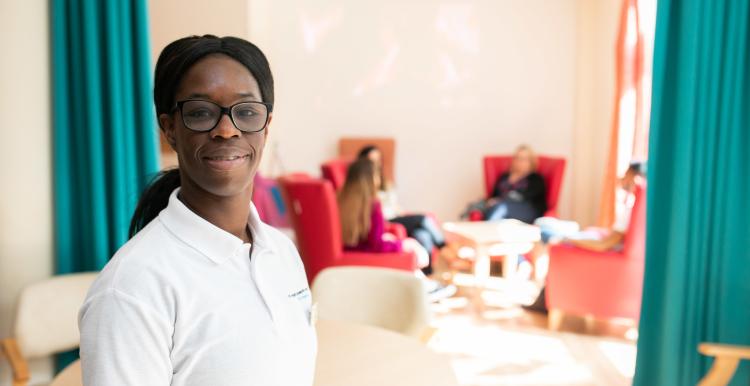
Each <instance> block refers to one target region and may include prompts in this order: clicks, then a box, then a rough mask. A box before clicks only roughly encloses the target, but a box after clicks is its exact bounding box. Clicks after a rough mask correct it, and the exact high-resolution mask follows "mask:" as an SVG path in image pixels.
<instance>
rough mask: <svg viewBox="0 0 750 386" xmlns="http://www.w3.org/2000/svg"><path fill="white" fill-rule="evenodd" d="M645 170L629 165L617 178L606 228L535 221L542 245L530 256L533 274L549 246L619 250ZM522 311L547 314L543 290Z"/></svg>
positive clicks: (547, 219)
mask: <svg viewBox="0 0 750 386" xmlns="http://www.w3.org/2000/svg"><path fill="white" fill-rule="evenodd" d="M644 170H645V164H644V163H641V162H632V163H631V164H630V166H629V167H628V169H627V171H625V175H624V176H623V177H622V178H621V179H620V181H619V187H618V189H617V194H616V198H617V201H616V205H615V219H614V221H613V223H612V225H611V226H610V227H609V228H589V229H585V230H582V231H581V230H579V229H580V227H579V226H578V224H577V223H575V222H572V221H564V220H559V219H555V218H551V217H544V218H540V219H538V220H537V221H536V222H535V224H536V225H538V226H539V227H540V228H541V233H542V242H541V243H539V244H538V245H537V246H536V247H535V248H534V250H533V251H532V253H531V254H530V257H531V262H530V263H531V264H532V272H533V266H534V263H535V262H536V261H537V260H539V258H540V257H541V256H547V255H548V246H549V245H550V244H557V243H561V242H562V243H568V244H571V245H574V246H576V247H578V248H582V249H587V250H590V251H594V252H604V251H612V250H618V249H619V248H622V242H623V240H624V238H625V233H626V231H627V229H628V226H629V225H630V215H631V213H632V210H633V204H634V202H635V195H634V191H635V187H636V185H637V183H638V180H639V179H641V178H643V176H644ZM524 308H526V309H528V310H531V311H541V312H546V311H547V308H546V300H545V291H544V289H542V291H541V292H540V294H539V296H538V297H537V299H536V301H534V303H533V304H531V305H529V306H526V307H524Z"/></svg>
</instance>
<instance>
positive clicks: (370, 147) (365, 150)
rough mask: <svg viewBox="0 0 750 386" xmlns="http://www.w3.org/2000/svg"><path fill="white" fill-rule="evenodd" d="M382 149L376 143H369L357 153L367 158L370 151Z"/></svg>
mask: <svg viewBox="0 0 750 386" xmlns="http://www.w3.org/2000/svg"><path fill="white" fill-rule="evenodd" d="M376 150H377V151H380V149H378V147H377V146H375V145H367V146H365V147H363V148H362V149H360V150H359V153H357V158H367V157H369V156H370V153H372V152H373V151H376Z"/></svg>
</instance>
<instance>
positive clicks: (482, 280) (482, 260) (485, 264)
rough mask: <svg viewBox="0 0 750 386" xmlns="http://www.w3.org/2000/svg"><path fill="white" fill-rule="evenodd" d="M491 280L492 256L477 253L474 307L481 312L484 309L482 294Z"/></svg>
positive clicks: (480, 252)
mask: <svg viewBox="0 0 750 386" xmlns="http://www.w3.org/2000/svg"><path fill="white" fill-rule="evenodd" d="M489 278H490V255H489V254H487V253H485V252H483V251H477V255H476V257H475V258H474V305H475V306H476V307H477V310H478V311H480V312H481V311H482V310H483V309H484V299H482V294H483V293H484V290H485V288H487V281H488V280H489Z"/></svg>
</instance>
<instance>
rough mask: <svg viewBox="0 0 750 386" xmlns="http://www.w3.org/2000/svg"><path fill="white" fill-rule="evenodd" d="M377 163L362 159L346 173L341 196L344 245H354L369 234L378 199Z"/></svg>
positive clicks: (340, 212)
mask: <svg viewBox="0 0 750 386" xmlns="http://www.w3.org/2000/svg"><path fill="white" fill-rule="evenodd" d="M375 172H376V170H375V164H374V163H373V162H372V161H370V160H369V159H366V158H360V159H358V160H356V161H354V162H352V164H351V165H349V169H348V170H347V171H346V182H344V186H343V187H342V188H341V191H340V192H339V194H338V202H339V220H340V222H341V238H342V239H343V242H344V245H348V246H355V245H357V244H359V243H360V242H361V241H362V240H364V239H365V238H367V234H368V233H369V232H370V225H371V219H370V216H371V214H372V203H373V201H374V200H376V199H377V188H376V187H375Z"/></svg>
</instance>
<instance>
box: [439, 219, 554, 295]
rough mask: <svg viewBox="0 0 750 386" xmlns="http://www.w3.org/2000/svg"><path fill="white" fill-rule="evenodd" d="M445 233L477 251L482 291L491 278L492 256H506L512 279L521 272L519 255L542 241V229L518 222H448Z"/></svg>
mask: <svg viewBox="0 0 750 386" xmlns="http://www.w3.org/2000/svg"><path fill="white" fill-rule="evenodd" d="M443 230H444V231H445V233H446V239H447V240H448V241H450V242H455V243H458V244H459V245H460V246H466V247H471V248H472V249H474V251H475V256H474V276H475V280H476V282H477V286H478V287H480V288H483V286H484V285H485V284H486V282H487V279H488V278H489V276H490V257H491V256H503V276H504V277H506V278H510V277H512V276H513V275H514V274H515V272H516V271H517V269H518V259H517V256H518V255H521V254H524V253H528V252H529V251H531V249H532V248H533V247H534V243H536V242H538V241H539V240H540V239H541V232H540V231H539V228H538V227H536V226H534V225H529V224H526V223H524V222H521V221H518V220H501V221H460V222H446V223H443Z"/></svg>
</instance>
